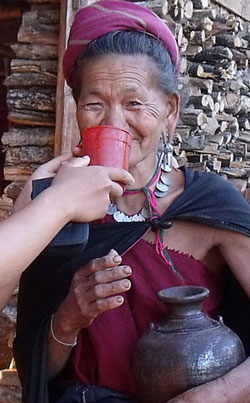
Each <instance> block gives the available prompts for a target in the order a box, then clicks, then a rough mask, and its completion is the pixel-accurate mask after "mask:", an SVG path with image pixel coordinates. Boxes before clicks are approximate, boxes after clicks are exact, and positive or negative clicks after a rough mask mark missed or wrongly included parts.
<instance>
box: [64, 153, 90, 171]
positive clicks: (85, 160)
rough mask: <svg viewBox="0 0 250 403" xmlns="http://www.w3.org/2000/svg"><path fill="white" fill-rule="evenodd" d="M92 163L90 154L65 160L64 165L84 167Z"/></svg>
mask: <svg viewBox="0 0 250 403" xmlns="http://www.w3.org/2000/svg"><path fill="white" fill-rule="evenodd" d="M89 163H90V158H89V156H88V155H85V156H83V157H78V158H76V157H73V158H71V159H70V160H68V161H64V162H63V165H66V166H70V167H72V168H82V167H86V166H88V165H89Z"/></svg>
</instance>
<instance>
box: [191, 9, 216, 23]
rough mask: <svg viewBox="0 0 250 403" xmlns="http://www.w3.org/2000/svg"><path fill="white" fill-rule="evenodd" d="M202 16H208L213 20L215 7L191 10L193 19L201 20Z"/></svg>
mask: <svg viewBox="0 0 250 403" xmlns="http://www.w3.org/2000/svg"><path fill="white" fill-rule="evenodd" d="M203 18H210V19H211V20H215V18H216V9H215V8H208V9H206V10H193V19H197V20H200V21H201V20H202V19H203Z"/></svg>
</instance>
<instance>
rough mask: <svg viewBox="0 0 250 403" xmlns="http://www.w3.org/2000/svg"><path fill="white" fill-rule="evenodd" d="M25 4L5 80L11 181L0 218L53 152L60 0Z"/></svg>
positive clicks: (0, 206)
mask: <svg viewBox="0 0 250 403" xmlns="http://www.w3.org/2000/svg"><path fill="white" fill-rule="evenodd" d="M27 3H28V4H29V7H27V10H26V11H25V12H24V13H23V18H22V24H21V27H20V29H19V31H18V37H17V43H16V44H14V45H13V46H12V49H13V51H14V52H15V58H14V59H13V60H12V61H11V66H10V67H11V74H10V75H9V76H8V77H7V79H6V80H5V85H6V86H7V88H8V92H7V103H8V108H9V114H8V119H9V122H10V129H9V131H8V132H6V133H5V134H4V135H3V137H2V144H3V145H4V146H5V148H6V155H5V167H4V178H5V180H7V181H10V182H11V183H10V185H8V186H7V187H6V188H5V190H4V195H3V196H2V197H1V198H0V219H1V218H3V217H4V216H5V215H6V213H8V211H9V210H10V209H11V207H12V204H13V200H15V199H16V197H17V196H18V193H19V192H20V189H21V188H22V186H23V183H24V181H25V180H26V179H27V178H28V177H29V175H30V174H31V173H32V172H33V171H34V169H35V168H36V167H37V166H38V165H40V164H42V163H44V162H46V161H48V160H49V159H51V158H52V157H53V154H54V152H53V149H54V133H55V98H56V84H57V68H58V63H57V58H58V37H59V19H60V1H59V0H57V1H56V0H46V1H45V0H31V1H30V0H29V1H27Z"/></svg>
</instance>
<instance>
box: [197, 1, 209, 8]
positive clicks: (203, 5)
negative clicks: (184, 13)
mask: <svg viewBox="0 0 250 403" xmlns="http://www.w3.org/2000/svg"><path fill="white" fill-rule="evenodd" d="M193 6H194V9H195V10H199V9H202V10H203V9H204V8H207V7H208V6H209V0H193Z"/></svg>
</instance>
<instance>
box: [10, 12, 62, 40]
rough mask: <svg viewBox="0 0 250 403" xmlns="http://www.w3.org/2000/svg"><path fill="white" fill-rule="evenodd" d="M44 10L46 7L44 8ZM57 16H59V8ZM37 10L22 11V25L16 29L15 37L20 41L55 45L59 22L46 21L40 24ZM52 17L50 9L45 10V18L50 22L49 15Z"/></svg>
mask: <svg viewBox="0 0 250 403" xmlns="http://www.w3.org/2000/svg"><path fill="white" fill-rule="evenodd" d="M45 10H46V9H45ZM57 12H58V17H59V10H57ZM39 14H40V13H39V12H38V11H28V12H25V13H23V19H22V25H21V27H20V29H19V31H18V36H17V39H18V41H19V42H22V43H42V44H44V45H47V44H50V45H57V44H58V39H59V38H58V34H59V24H55V23H47V24H42V23H41V21H40V19H39ZM50 15H51V16H52V18H53V17H54V13H51V10H50V9H48V10H47V19H48V21H49V22H50V20H51V17H50Z"/></svg>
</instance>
